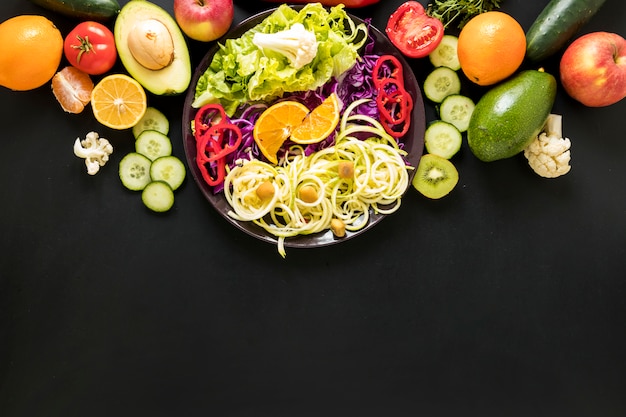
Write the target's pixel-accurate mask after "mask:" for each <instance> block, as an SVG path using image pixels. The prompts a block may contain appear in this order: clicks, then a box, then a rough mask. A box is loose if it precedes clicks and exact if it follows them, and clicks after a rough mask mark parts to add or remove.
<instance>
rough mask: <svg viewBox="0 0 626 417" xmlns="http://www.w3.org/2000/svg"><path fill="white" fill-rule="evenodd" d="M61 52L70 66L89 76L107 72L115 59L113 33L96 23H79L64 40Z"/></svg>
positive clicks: (115, 51)
mask: <svg viewBox="0 0 626 417" xmlns="http://www.w3.org/2000/svg"><path fill="white" fill-rule="evenodd" d="M63 52H64V53H65V57H66V58H67V60H68V61H69V62H70V64H72V65H73V66H75V67H76V68H78V69H80V70H82V71H84V72H86V73H87V74H91V75H99V74H104V73H105V72H107V71H109V70H110V69H111V68H113V65H114V64H115V60H116V59H117V50H116V49H115V38H114V36H113V32H111V30H109V28H107V27H106V26H104V25H103V24H101V23H98V22H82V23H79V24H78V25H77V26H76V27H75V28H74V29H72V31H71V32H70V33H69V34H68V35H67V37H66V38H65V42H64V44H63Z"/></svg>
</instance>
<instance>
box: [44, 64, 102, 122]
mask: <svg viewBox="0 0 626 417" xmlns="http://www.w3.org/2000/svg"><path fill="white" fill-rule="evenodd" d="M92 91H93V81H91V77H89V74H87V73H86V72H83V71H81V70H79V69H78V68H76V67H72V66H67V67H65V68H63V69H62V70H61V71H59V72H57V73H56V74H54V77H52V93H53V94H54V97H55V98H56V99H57V101H58V102H59V104H60V105H61V108H62V109H63V110H65V111H66V112H68V113H75V114H76V113H80V112H82V111H83V110H84V109H85V106H86V105H87V104H88V103H89V101H90V100H91V92H92Z"/></svg>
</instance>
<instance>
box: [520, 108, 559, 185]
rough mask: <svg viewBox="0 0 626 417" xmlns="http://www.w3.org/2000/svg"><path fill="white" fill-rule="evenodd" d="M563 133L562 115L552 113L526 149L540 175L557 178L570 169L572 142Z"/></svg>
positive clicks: (529, 162) (527, 155)
mask: <svg viewBox="0 0 626 417" xmlns="http://www.w3.org/2000/svg"><path fill="white" fill-rule="evenodd" d="M562 135H563V134H562V116H561V115H558V114H551V115H550V116H548V120H547V121H546V124H545V126H544V128H543V131H542V132H541V133H540V134H539V136H538V137H537V138H536V139H535V140H534V141H533V142H532V143H531V144H530V145H528V147H526V149H524V156H525V157H526V159H528V164H529V165H530V167H531V168H532V169H533V171H535V173H537V174H538V175H540V176H542V177H545V178H556V177H559V176H561V175H565V174H567V173H568V172H569V171H570V169H571V166H570V164H569V163H570V159H571V155H570V147H571V142H570V140H569V139H568V138H563V137H562Z"/></svg>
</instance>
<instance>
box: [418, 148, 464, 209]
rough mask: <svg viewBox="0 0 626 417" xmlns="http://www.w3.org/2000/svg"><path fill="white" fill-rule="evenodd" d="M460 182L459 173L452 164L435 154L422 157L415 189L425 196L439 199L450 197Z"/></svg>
mask: <svg viewBox="0 0 626 417" xmlns="http://www.w3.org/2000/svg"><path fill="white" fill-rule="evenodd" d="M458 182H459V172H458V171H457V169H456V167H455V166H454V164H452V162H450V161H449V160H447V159H445V158H442V157H441V156H437V155H435V154H425V155H422V158H421V159H420V162H419V164H418V165H417V170H416V171H415V176H414V177H413V182H412V184H413V187H415V189H416V190H417V191H419V192H420V193H422V194H423V195H424V196H426V197H428V198H431V199H438V198H441V197H443V196H445V195H448V194H449V193H450V191H452V190H453V189H454V187H455V186H456V184H457V183H458Z"/></svg>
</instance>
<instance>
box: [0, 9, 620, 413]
mask: <svg viewBox="0 0 626 417" xmlns="http://www.w3.org/2000/svg"><path fill="white" fill-rule="evenodd" d="M125 3H126V1H121V2H120V4H125ZM156 3H158V4H160V5H162V6H163V7H164V8H166V9H167V10H168V11H170V12H172V2H171V1H164V0H161V1H156ZM235 3H236V13H235V22H239V21H241V20H242V19H243V18H245V17H247V16H249V15H251V14H254V13H255V12H258V11H261V10H263V9H266V8H269V7H272V6H274V5H273V4H270V3H264V2H255V3H254V5H250V4H249V3H248V2H243V1H235ZM422 3H423V4H425V3H426V2H422ZM399 4H401V1H387V0H383V1H381V3H380V4H379V5H376V6H371V7H368V8H363V9H354V10H351V12H352V13H354V14H355V15H357V16H359V17H364V18H365V17H372V18H373V23H374V25H375V26H377V27H378V28H381V29H382V28H383V27H384V24H385V22H386V19H387V17H388V16H389V14H390V13H391V12H392V11H393V10H394V9H395V7H397V6H398V5H399ZM545 4H547V1H533V2H528V1H525V0H504V1H503V3H502V10H503V11H506V12H509V13H511V14H512V15H513V16H514V17H515V18H516V19H518V21H519V22H520V23H521V24H522V26H523V27H524V29H527V28H528V27H529V26H530V24H531V22H532V21H533V19H534V18H535V16H537V15H538V13H539V12H540V11H541V9H542V8H543V7H544V6H545ZM625 11H626V6H625V3H624V2H622V1H620V0H607V2H606V3H605V5H604V6H603V8H602V10H601V11H600V12H599V13H598V14H597V15H596V16H595V17H594V18H593V19H592V20H591V21H590V22H589V23H588V24H587V25H586V26H585V27H584V28H583V30H582V31H581V33H582V32H590V31H596V30H605V31H611V32H617V33H620V34H621V35H622V36H624V35H626V25H625V23H624V22H626V13H625ZM25 13H38V14H43V15H46V16H48V17H49V18H51V19H52V20H53V21H54V22H55V23H56V24H57V26H58V27H59V28H60V29H61V31H62V33H63V34H66V33H67V32H68V31H69V30H70V29H71V28H72V27H73V25H74V24H75V23H76V22H75V21H72V20H70V19H66V18H63V17H60V16H59V15H56V14H54V13H52V12H49V11H46V10H44V9H41V8H38V7H37V6H35V5H33V4H31V3H30V2H28V1H18V0H4V1H2V2H1V3H0V20H2V21H3V20H5V19H7V18H9V17H12V16H14V15H18V14H25ZM189 46H190V50H191V52H192V65H194V66H195V65H197V64H198V63H199V61H200V60H201V58H202V56H203V55H204V53H205V52H206V50H207V49H208V47H209V44H203V43H199V42H194V41H189ZM411 64H412V66H413V68H414V69H415V72H416V74H417V75H418V79H420V80H422V81H423V78H424V76H425V74H426V73H427V72H428V70H429V69H430V68H429V64H428V63H427V62H426V61H424V60H413V61H411ZM524 65H525V66H528V64H524ZM544 65H545V68H546V70H547V71H549V72H552V73H553V74H557V72H556V70H557V68H558V67H557V65H558V57H555V58H553V59H550V60H548V61H546V62H545V63H544ZM117 69H119V70H122V68H121V67H119V64H118V68H117ZM559 88H560V87H559ZM465 89H466V90H465V92H466V93H467V94H470V95H473V96H474V97H476V96H477V95H478V94H480V93H481V90H479V89H477V88H475V87H471V86H468V85H467V84H466V85H465ZM183 98H184V97H183V96H178V97H155V96H149V104H150V105H153V106H155V107H157V108H159V109H161V110H162V111H164V112H165V113H166V115H167V116H168V118H169V119H170V121H171V134H170V136H171V138H172V140H173V143H174V154H176V155H178V156H180V157H181V158H182V157H183V156H184V151H183V145H182V134H181V129H182V128H181V115H182V109H183ZM0 106H1V107H0V125H1V126H2V129H1V131H0V132H1V133H0V196H1V202H0V230H1V237H0V416H3V417H18V416H24V417H32V416H65V417H69V416H114V415H121V416H127V415H140V416H143V415H145V416H148V415H149V416H207V415H210V416H321V415H325V416H452V415H455V416H456V415H465V416H570V417H573V416H597V417H613V416H624V415H626V328H625V322H626V321H625V320H626V280H625V277H626V263H625V261H624V256H625V255H626V219H625V217H626V197H625V186H626V164H625V163H624V160H625V154H626V137H625V135H624V132H623V124H624V116H625V110H626V102H625V101H622V102H620V103H619V104H616V105H613V106H610V107H605V108H599V109H592V108H586V107H584V106H582V105H580V104H578V103H577V102H575V101H573V100H572V99H570V98H568V97H567V96H566V95H565V94H564V92H563V91H562V90H559V94H558V97H557V100H556V103H555V106H554V112H556V113H560V114H563V118H564V119H563V123H564V126H563V128H564V134H565V136H567V137H569V138H570V139H571V140H572V143H573V145H572V166H573V168H572V171H571V173H569V174H568V175H566V176H565V177H562V178H559V179H554V180H547V179H542V178H540V177H538V176H536V175H535V174H534V173H533V172H532V171H531V170H530V168H529V167H528V165H527V163H526V161H525V159H524V158H523V156H521V155H519V156H518V157H515V158H511V159H508V160H504V161H499V162H493V163H488V164H486V163H482V162H480V161H478V160H477V159H476V158H474V157H473V156H472V155H471V153H470V152H469V149H468V148H467V146H465V145H464V147H463V149H462V150H461V152H460V153H459V154H458V155H456V156H455V157H454V159H453V161H454V162H455V164H456V166H457V167H458V169H459V173H460V182H459V185H458V186H457V188H456V189H455V190H454V191H453V193H452V194H451V195H449V196H448V197H446V198H444V199H442V200H439V201H429V200H427V199H425V198H423V197H422V196H421V195H419V194H418V193H417V192H416V191H414V190H413V192H409V193H408V194H407V196H406V198H405V199H404V200H403V205H402V207H401V209H400V211H399V212H397V213H395V214H394V215H392V216H390V217H388V218H386V219H385V220H383V221H382V222H381V223H380V224H379V225H377V226H376V227H374V228H373V229H372V230H370V231H368V232H367V233H366V234H364V235H362V236H359V237H357V238H355V239H352V240H349V241H346V242H344V243H342V244H338V245H333V246H329V247H323V248H315V249H288V252H287V257H286V259H282V258H281V257H280V256H279V255H278V254H277V251H276V248H275V247H274V246H273V245H271V244H267V243H265V242H261V241H259V240H257V239H254V238H252V237H249V236H248V235H246V234H244V233H242V232H241V231H239V230H237V229H235V228H234V227H233V226H232V225H230V224H228V223H227V222H226V221H225V220H224V219H223V218H222V217H221V216H220V215H219V214H218V213H216V212H215V210H213V208H212V207H211V206H210V205H209V204H208V202H207V201H206V200H205V199H204V198H203V196H202V194H201V193H200V191H199V189H198V188H197V186H196V184H195V183H194V182H193V180H192V178H191V177H189V178H188V180H187V182H186V184H185V185H184V186H183V187H182V189H180V190H179V191H178V192H177V194H176V203H175V207H174V209H173V210H172V211H171V212H169V213H167V214H166V215H163V216H160V215H155V214H153V213H150V212H148V211H147V209H146V208H145V207H143V205H142V203H141V199H140V197H139V195H138V194H135V193H131V192H128V191H126V190H125V189H124V188H123V187H122V186H121V184H120V182H119V179H118V177H117V163H118V162H119V160H120V159H121V157H122V156H123V155H125V154H126V153H127V152H129V151H130V150H132V148H133V143H132V135H131V133H130V132H129V131H123V132H117V131H112V130H110V129H107V128H104V127H102V126H99V125H98V124H97V123H96V122H95V120H94V119H93V117H92V115H91V111H90V109H87V111H86V112H84V113H83V114H80V115H69V114H65V113H64V112H63V111H62V110H61V108H60V107H59V106H58V104H57V103H56V101H55V99H54V97H53V96H52V93H51V92H50V88H49V85H46V86H44V87H41V88H39V89H36V90H33V91H29V92H11V91H8V90H6V89H0ZM433 117H434V109H433V107H432V106H430V105H427V119H428V120H431V119H432V118H433ZM91 130H96V131H98V132H99V133H100V134H101V136H103V137H106V138H108V139H109V140H110V141H111V142H112V144H113V146H114V148H115V153H114V154H113V156H112V159H111V161H110V162H109V164H108V165H106V166H105V167H103V168H102V169H101V172H100V173H99V174H98V175H96V176H94V177H91V176H89V175H87V174H86V169H85V166H84V163H83V160H81V159H79V158H76V157H75V156H74V155H73V152H72V145H73V142H74V140H75V139H76V138H77V137H84V136H85V134H86V133H87V132H89V131H91ZM410 191H411V190H410Z"/></svg>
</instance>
